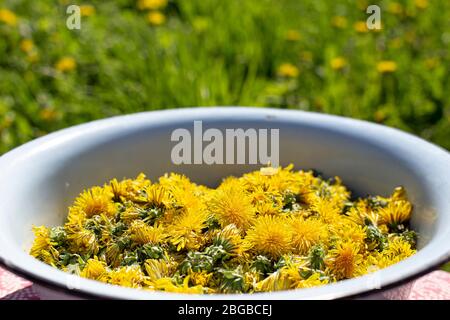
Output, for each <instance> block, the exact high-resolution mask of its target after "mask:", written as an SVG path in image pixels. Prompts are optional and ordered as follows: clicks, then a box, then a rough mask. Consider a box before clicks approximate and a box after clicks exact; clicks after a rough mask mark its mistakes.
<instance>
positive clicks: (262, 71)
mask: <svg viewBox="0 0 450 320" xmlns="http://www.w3.org/2000/svg"><path fill="white" fill-rule="evenodd" d="M71 4H77V5H79V6H80V13H81V29H80V30H69V29H68V28H67V27H66V20H67V18H68V17H69V15H68V14H67V13H66V9H67V7H68V6H69V5H71ZM370 4H377V5H379V6H380V8H381V24H382V29H381V30H368V29H367V26H366V20H367V18H368V16H369V15H368V14H367V13H366V9H367V7H368V5H370ZM449 48H450V1H448V0H433V1H431V0H428V1H427V0H398V1H373V2H369V1H365V0H351V1H350V0H349V1H315V0H241V1H239V0H117V1H105V0H97V1H93V0H91V1H76V0H67V1H66V0H59V1H50V0H48V1H30V0H0V154H1V153H4V152H6V151H8V150H10V149H11V148H13V147H15V146H17V145H20V144H22V143H24V142H26V141H28V140H30V139H33V138H36V137H38V136H41V135H44V134H46V133H49V132H51V131H54V130H57V129H60V128H63V127H67V126H71V125H74V124H78V123H82V122H86V121H90V120H93V119H98V118H104V117H109V116H114V115H118V114H125V113H132V112H139V111H144V110H155V109H167V108H183V107H189V106H214V105H246V106H256V107H274V108H289V109H300V110H308V111H316V112H324V113H332V114H338V115H344V116H349V117H353V118H359V119H366V120H369V121H373V122H378V123H382V124H385V125H388V126H393V127H397V128H400V129H402V130H405V131H408V132H411V133H414V134H416V135H419V136H421V137H423V138H425V139H428V140H430V141H432V142H434V143H436V144H439V145H441V146H442V147H444V148H447V149H450V94H449V93H450V90H449V89H450V80H449V66H450V53H449Z"/></svg>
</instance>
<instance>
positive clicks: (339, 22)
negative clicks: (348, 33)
mask: <svg viewBox="0 0 450 320" xmlns="http://www.w3.org/2000/svg"><path fill="white" fill-rule="evenodd" d="M331 25H332V26H333V27H336V28H338V29H344V28H345V27H347V18H345V17H343V16H334V17H333V18H332V19H331Z"/></svg>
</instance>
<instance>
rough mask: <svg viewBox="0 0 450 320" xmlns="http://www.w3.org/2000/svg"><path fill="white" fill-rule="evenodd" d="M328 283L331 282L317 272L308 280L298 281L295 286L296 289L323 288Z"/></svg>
mask: <svg viewBox="0 0 450 320" xmlns="http://www.w3.org/2000/svg"><path fill="white" fill-rule="evenodd" d="M327 283H329V280H328V279H327V278H322V277H321V274H320V273H318V272H315V273H313V274H312V275H310V276H309V277H308V278H307V279H303V280H300V281H297V282H296V283H295V284H294V288H295V289H301V288H312V287H317V286H323V285H324V284H327Z"/></svg>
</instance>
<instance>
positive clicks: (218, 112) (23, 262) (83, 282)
mask: <svg viewBox="0 0 450 320" xmlns="http://www.w3.org/2000/svg"><path fill="white" fill-rule="evenodd" d="M221 116H227V117H237V116H240V117H242V118H244V119H250V120H253V121H258V120H264V119H268V118H271V117H272V118H278V119H279V120H280V121H282V120H285V121H294V122H296V121H298V122H299V123H301V122H303V123H304V122H306V121H308V123H312V124H316V125H319V124H320V125H327V124H328V125H333V126H337V127H340V128H344V127H345V128H347V129H348V130H353V131H354V132H359V133H360V134H366V135H370V134H373V133H374V132H375V133H377V135H381V136H384V137H386V138H389V142H388V143H390V144H394V145H398V146H399V147H400V146H402V145H403V146H405V145H410V146H414V151H415V152H416V151H417V150H422V151H424V150H425V151H427V152H429V153H430V155H429V157H430V159H429V161H428V160H427V161H428V162H429V163H432V161H431V160H433V161H434V162H435V160H436V157H438V160H439V162H438V165H440V166H441V167H442V168H444V169H449V168H450V154H449V153H448V152H447V151H446V150H444V149H442V148H441V147H438V146H436V145H433V144H431V143H429V142H427V141H425V140H422V139H420V138H418V137H416V136H413V135H411V134H408V133H405V132H403V131H400V130H398V129H395V128H391V127H386V126H383V125H379V124H375V123H371V122H367V121H362V120H357V119H352V118H344V117H340V116H335V115H329V114H321V113H314V112H306V111H299V110H281V109H271V108H259V107H233V106H229V107H197V108H182V109H168V110H160V111H147V112H140V113H135V114H129V115H122V116H115V117H111V118H106V119H101V120H96V121H91V122H87V123H83V124H80V125H77V126H73V127H69V128H66V129H62V130H59V131H56V132H53V133H50V134H48V135H46V136H44V137H41V138H38V139H35V140H33V141H31V142H28V143H25V144H23V145H21V146H19V147H17V148H15V149H13V150H12V151H10V152H8V153H6V154H4V155H2V156H1V157H0V177H1V175H2V174H1V172H2V171H3V170H6V169H7V168H8V167H9V166H13V165H14V162H15V161H14V160H17V159H19V158H24V157H26V156H29V155H30V154H33V153H34V152H36V151H37V149H39V150H40V151H41V150H42V149H43V148H45V146H50V145H55V144H65V143H70V142H71V141H73V140H77V139H78V138H80V137H81V136H89V135H93V134H96V133H98V132H100V131H102V130H111V129H114V130H118V131H120V130H122V129H123V128H125V127H127V126H129V125H133V124H142V123H145V124H146V125H148V126H152V125H154V124H156V123H158V121H159V123H160V122H161V121H171V120H175V119H179V118H180V117H181V118H183V121H187V120H186V119H195V118H198V117H202V120H203V119H214V120H219V121H220V117H221ZM124 120H126V121H125V122H126V126H124ZM300 120H301V121H300ZM402 150H404V149H402ZM431 158H433V159H431ZM427 159H428V158H427ZM429 163H428V164H429ZM423 167H425V164H424V165H423ZM444 175H445V173H444ZM446 176H447V177H448V178H449V180H450V170H447V172H446ZM446 186H447V188H449V191H450V183H447V184H446ZM443 193H445V192H443ZM447 208H450V203H447ZM449 212H450V211H449ZM441 238H443V240H445V241H442V242H439V241H438V243H436V241H432V242H431V243H429V244H427V245H426V246H425V247H424V248H423V249H421V250H419V251H418V252H417V253H416V254H415V255H414V256H412V257H410V258H408V259H405V260H403V261H401V262H399V263H397V264H395V265H392V266H390V267H387V268H385V269H382V270H379V271H377V272H374V273H371V274H367V275H364V276H361V277H357V278H352V279H347V280H343V281H339V282H337V283H332V284H327V285H325V286H320V287H313V288H306V289H296V290H286V291H277V292H269V293H255V294H210V295H197V294H175V293H166V292H160V291H157V292H149V291H145V290H136V289H131V288H124V287H120V286H114V285H110V284H106V283H102V282H99V281H94V280H90V279H85V278H81V277H77V278H78V279H77V285H78V286H77V288H71V289H69V288H68V287H67V277H68V275H67V273H65V272H63V271H61V270H58V269H55V268H53V267H51V266H49V265H46V264H44V263H43V262H40V261H38V260H36V259H34V258H33V257H31V256H29V255H28V253H26V252H15V251H19V250H13V249H14V246H12V245H11V244H10V243H9V242H8V239H5V237H4V236H3V235H2V233H0V264H1V265H4V266H5V267H6V268H7V269H8V270H11V271H12V272H15V273H18V274H20V275H23V276H25V277H26V278H30V279H33V280H34V281H36V282H38V283H39V282H40V283H45V284H48V285H50V286H55V287H58V288H61V289H63V290H70V291H72V292H75V293H78V294H81V295H86V296H95V297H103V298H112V299H123V298H125V299H181V300H185V299H311V298H312V299H332V298H342V297H350V296H355V295H358V294H362V293H364V292H367V291H370V290H374V289H377V288H378V285H381V287H382V288H387V287H392V286H394V285H395V284H398V283H404V282H405V281H406V280H407V279H411V278H414V277H415V276H417V275H419V274H423V273H424V272H426V271H428V270H430V268H433V267H435V266H436V265H438V264H440V263H444V262H445V261H447V260H449V258H450V246H449V243H450V233H449V234H446V235H442V236H441V237H440V238H439V239H440V240H442V239H441ZM445 246H447V248H445ZM8 249H11V250H8ZM433 249H434V250H433ZM417 262H421V263H418V264H416V263H417ZM364 284H365V285H364Z"/></svg>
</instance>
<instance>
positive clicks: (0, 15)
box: [0, 9, 18, 26]
mask: <svg viewBox="0 0 450 320" xmlns="http://www.w3.org/2000/svg"><path fill="white" fill-rule="evenodd" d="M17 21H18V19H17V16H16V14H15V13H14V12H12V11H11V10H8V9H0V22H3V23H5V24H7V25H9V26H15V25H16V24H17Z"/></svg>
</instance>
